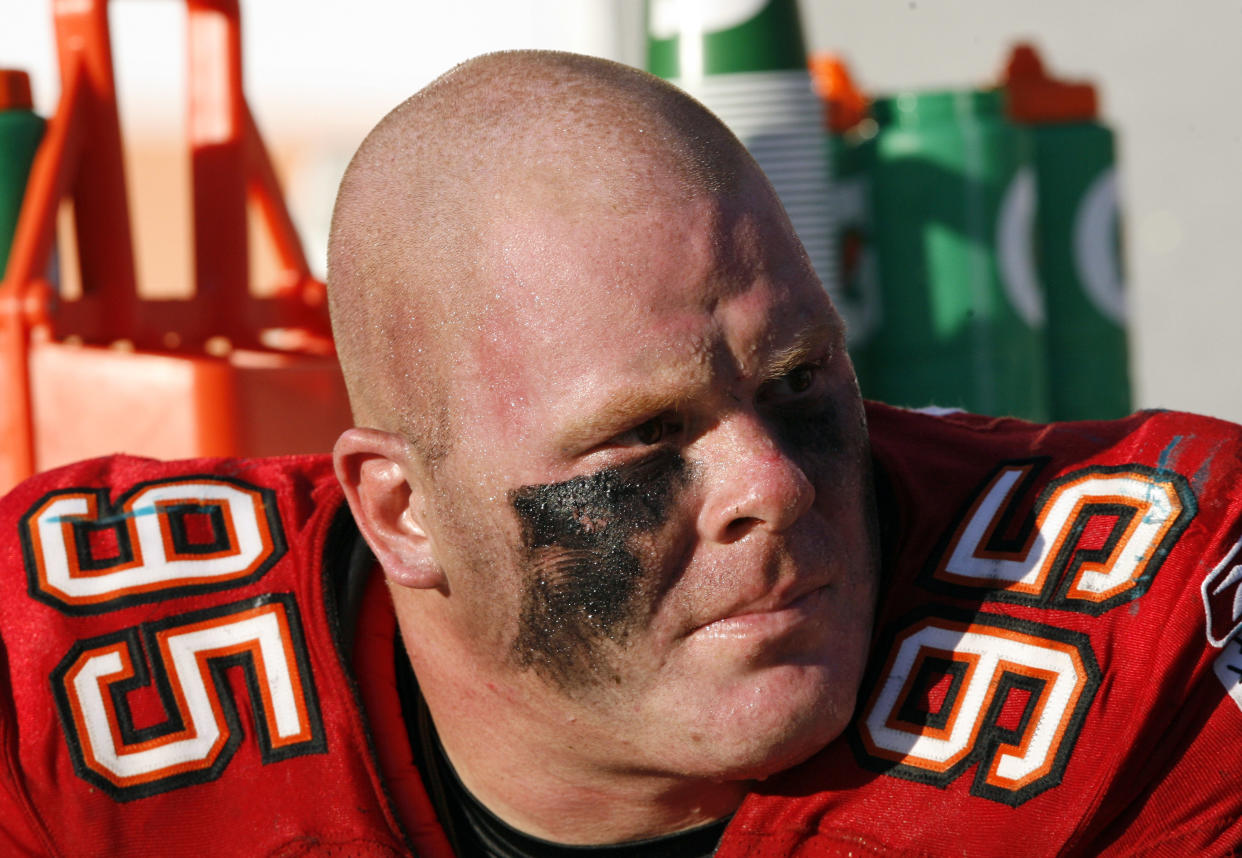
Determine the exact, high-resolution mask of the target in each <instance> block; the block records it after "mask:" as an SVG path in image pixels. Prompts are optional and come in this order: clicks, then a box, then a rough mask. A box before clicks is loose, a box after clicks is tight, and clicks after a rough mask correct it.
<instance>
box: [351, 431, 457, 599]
mask: <svg viewBox="0 0 1242 858" xmlns="http://www.w3.org/2000/svg"><path fill="white" fill-rule="evenodd" d="M413 455H414V454H413V453H412V452H411V450H410V445H409V443H408V442H407V441H406V440H405V439H404V438H402V437H401V436H400V435H395V434H393V433H391V432H384V431H382V430H380V429H363V428H359V427H354V428H353V429H348V430H346V431H345V432H344V433H343V434H342V435H341V437H339V438H337V439H336V445H335V446H334V447H333V448H332V461H333V464H334V465H335V467H336V477H337V479H338V480H340V483H341V486H342V488H344V489H345V499H346V501H348V503H349V509H350V511H351V512H353V514H354V521H355V522H357V524H358V529H359V530H360V531H361V532H362V538H363V539H365V540H366V541H367V544H368V545H370V546H371V550H372V551H373V552H375V556H376V558H377V559H378V560H379V562H380V565H381V566H383V567H384V575H385V576H387V578H388V580H389V581H391V582H392V583H394V584H399V585H401V586H402V587H413V588H418V589H424V588H436V587H441V586H444V585H445V584H446V583H447V581H446V580H445V578H444V573H443V571H442V570H441V569H440V564H439V563H437V562H436V559H435V556H434V552H433V550H432V543H431V539H430V538H429V537H428V534H427V531H426V529H425V527H424V522H423V521H422V520H421V515H422V513H421V511H422V509H423V494H422V493H423V492H424V491H425V489H424V488H423V487H422V486H421V485H411V481H410V474H409V473H408V471H407V469H408V468H409V466H410V465H411V464H412V460H411V457H412V456H413ZM415 482H416V483H417V482H418V481H417V480H415Z"/></svg>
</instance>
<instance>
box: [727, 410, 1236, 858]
mask: <svg viewBox="0 0 1242 858" xmlns="http://www.w3.org/2000/svg"><path fill="white" fill-rule="evenodd" d="M868 415H869V419H870V426H871V434H872V445H873V449H874V454H875V459H876V462H877V466H878V471H879V476H878V480H877V482H878V484H879V486H880V490H881V506H882V508H883V509H885V510H886V514H887V516H888V518H889V522H888V524H889V528H888V530H887V531H886V534H885V551H886V555H887V557H886V559H887V562H886V579H885V581H884V582H883V584H882V587H881V591H880V594H881V595H880V611H879V616H878V619H877V627H876V638H875V644H874V647H873V658H872V662H871V665H870V667H869V671H868V678H867V680H866V684H865V686H864V688H863V690H862V692H861V695H860V699H859V704H858V709H857V712H856V715H855V719H854V722H853V724H852V725H851V727H850V728H849V730H848V731H847V734H846V736H844V737H842V739H840V740H838V741H836V742H834V743H833V744H832V745H830V746H829V747H828V748H826V749H825V750H824V751H823V752H822V753H821V754H819V755H818V756H817V757H815V758H814V759H812V760H811V761H810V762H808V763H806V764H804V765H802V766H800V767H798V768H797V769H795V770H793V771H790V772H788V773H786V774H785V775H783V776H781V777H780V778H775V779H772V781H770V782H769V783H766V784H762V785H760V787H759V789H758V791H757V792H756V793H755V794H754V795H752V796H751V797H750V798H749V799H748V800H747V801H746V803H744V804H743V806H742V808H741V810H740V811H739V812H738V813H737V815H736V816H735V817H734V820H733V822H732V824H731V825H730V827H729V829H728V833H727V834H726V836H725V838H724V842H723V843H722V844H721V848H720V850H719V851H718V853H717V854H718V855H720V856H722V858H724V857H725V856H743V855H746V856H777V855H781V856H783V855H842V856H844V855H854V856H857V855H955V856H957V855H961V856H991V855H1004V856H1014V858H1017V857H1018V856H1065V855H1082V856H1095V855H1169V856H1174V855H1177V856H1185V855H1196V856H1200V855H1233V854H1238V853H1239V852H1240V851H1242V741H1240V740H1242V685H1240V681H1242V643H1240V642H1239V641H1240V639H1239V637H1238V635H1237V632H1238V627H1239V621H1240V619H1242V551H1240V543H1239V540H1240V537H1242V520H1240V513H1242V459H1240V454H1242V446H1240V444H1239V442H1240V440H1242V436H1240V434H1239V431H1240V430H1239V427H1237V426H1234V425H1232V424H1228V423H1224V422H1221V421H1217V420H1210V419H1206V418H1200V417H1193V416H1188V415H1185V414H1174V413H1145V414H1139V415H1135V416H1133V417H1131V418H1129V419H1126V420H1123V421H1118V422H1101V423H1066V424H1054V425H1051V426H1036V425H1032V424H1028V423H1024V422H1021V421H1017V420H1004V419H989V418H980V417H972V416H967V415H952V416H947V417H932V416H929V415H921V414H917V413H912V412H908V411H900V410H897V409H891V408H885V407H879V406H873V407H871V408H870V409H869V412H868Z"/></svg>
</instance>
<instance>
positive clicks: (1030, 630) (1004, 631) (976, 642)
mask: <svg viewBox="0 0 1242 858" xmlns="http://www.w3.org/2000/svg"><path fill="white" fill-rule="evenodd" d="M929 657H936V658H942V659H945V660H948V661H951V662H954V663H958V664H963V665H964V666H965V670H964V674H963V678H962V680H961V681H960V683H957V693H956V694H955V695H954V697H953V698H952V699H951V700H948V701H946V703H945V705H946V706H949V707H951V710H950V712H949V713H948V714H947V716H946V717H945V718H944V723H943V725H941V726H935V727H932V726H928V725H927V724H915V723H912V722H909V721H906V720H903V719H902V718H901V716H900V714H899V713H900V712H901V710H902V709H903V703H904V702H905V701H906V700H907V699H908V697H909V695H910V694H911V693H912V692H913V691H914V689H915V687H916V685H917V683H918V681H919V679H920V677H921V673H920V668H921V666H922V665H923V664H925V663H926V661H927V659H928V658H929ZM1100 677H1101V673H1100V668H1099V665H1098V663H1097V662H1096V660H1095V656H1094V654H1093V653H1092V650H1091V646H1090V643H1089V642H1088V639H1087V637H1086V635H1083V634H1080V633H1078V632H1072V631H1069V630H1066V629H1060V628H1056V627H1054V626H1046V625H1042V624H1039V623H1033V622H1028V621H1024V620H1018V619H1014V618H1012V617H1005V616H1000V615H992V614H976V615H974V616H965V615H963V616H960V617H953V616H952V614H951V612H948V611H944V612H942V613H941V614H940V615H931V616H925V617H922V618H916V619H914V620H913V621H911V622H908V623H907V624H906V625H905V626H904V627H903V628H902V630H901V632H900V633H898V634H897V635H896V636H895V638H894V640H893V645H892V647H891V648H890V649H889V656H888V660H887V662H886V664H885V666H884V669H883V670H882V671H881V673H880V679H879V680H878V681H877V683H876V685H875V686H874V688H873V690H872V692H871V694H870V695H869V697H868V700H867V704H866V706H865V708H864V709H863V710H861V711H862V715H861V717H859V718H858V719H857V721H856V724H855V727H854V729H853V730H852V731H851V734H850V738H851V740H852V744H853V745H854V749H855V752H856V754H857V755H858V757H859V759H860V761H861V762H862V763H863V764H864V765H866V766H868V767H869V768H873V769H875V770H877V771H882V772H885V773H887V774H892V775H896V776H898V777H902V778H905V779H907V780H913V781H918V782H920V783H926V784H931V785H934V786H937V787H940V788H942V789H943V788H947V787H948V786H949V785H950V784H951V783H953V782H954V781H955V780H957V779H958V778H959V777H961V776H962V774H963V773H964V772H965V771H966V770H968V769H969V768H970V767H971V766H974V765H976V764H977V765H978V768H977V771H976V773H975V778H974V781H973V783H972V785H971V788H970V792H971V794H973V795H976V796H979V797H980V798H986V799H991V800H993V801H997V802H1001V803H1003V804H1007V805H1010V806H1013V807H1016V806H1018V805H1019V804H1022V803H1023V802H1025V801H1027V800H1028V799H1030V798H1032V797H1034V796H1036V795H1038V794H1040V793H1042V792H1044V791H1045V790H1048V789H1051V788H1052V787H1054V786H1056V785H1058V784H1059V783H1060V782H1061V778H1062V776H1063V775H1064V770H1065V766H1066V764H1067V763H1068V761H1069V757H1070V754H1071V752H1072V751H1073V747H1074V744H1075V742H1076V741H1077V739H1078V733H1079V731H1080V730H1081V729H1082V723H1083V721H1084V719H1085V718H1086V714H1087V711H1088V709H1089V708H1090V706H1091V702H1092V700H1093V699H1094V697H1095V694H1096V692H1097V690H1098V689H1099V685H1100V681H1101V679H1100ZM1015 687H1018V688H1023V687H1025V690H1027V691H1028V692H1032V698H1031V701H1030V704H1028V709H1027V711H1026V713H1025V717H1024V722H1023V725H1022V729H1021V731H1020V733H1019V734H1018V736H1017V737H1016V739H1015V738H1014V737H1013V735H1012V733H1011V732H1010V731H1006V730H1003V729H1001V728H1000V727H998V726H997V724H996V721H997V718H998V717H999V715H998V713H999V710H1000V706H1001V705H1002V704H1003V703H1004V697H1005V695H1007V694H1008V693H1009V691H1010V690H1012V689H1013V688H1015ZM1035 692H1038V693H1037V694H1036V693H1035Z"/></svg>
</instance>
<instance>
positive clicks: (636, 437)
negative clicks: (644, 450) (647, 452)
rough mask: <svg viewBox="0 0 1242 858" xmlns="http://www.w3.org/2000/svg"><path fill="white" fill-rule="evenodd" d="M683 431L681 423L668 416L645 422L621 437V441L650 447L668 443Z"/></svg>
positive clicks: (653, 418)
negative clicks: (664, 442)
mask: <svg viewBox="0 0 1242 858" xmlns="http://www.w3.org/2000/svg"><path fill="white" fill-rule="evenodd" d="M680 431H681V423H680V422H679V421H678V420H676V419H675V418H673V417H670V416H668V415H661V416H659V417H652V418H651V419H650V420H644V421H643V422H642V423H639V424H638V425H637V426H635V427H634V428H633V429H631V430H629V431H628V432H625V433H623V434H622V435H620V436H619V437H620V439H621V440H623V441H628V442H629V443H634V444H641V445H643V446H650V445H652V444H659V443H660V442H661V441H667V440H668V439H669V438H671V437H672V436H673V435H676V434H677V433H678V432H680Z"/></svg>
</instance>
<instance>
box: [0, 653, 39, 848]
mask: <svg viewBox="0 0 1242 858" xmlns="http://www.w3.org/2000/svg"><path fill="white" fill-rule="evenodd" d="M0 658H2V659H3V667H2V668H0V669H2V670H3V674H0V759H2V762H0V766H2V767H0V854H2V855H13V856H26V855H31V856H33V855H48V854H52V849H51V846H50V845H49V844H48V843H47V841H46V839H45V838H44V837H43V831H42V826H41V825H40V823H39V821H38V819H37V817H36V815H35V812H34V810H33V808H32V807H31V806H30V802H29V801H28V800H27V797H26V794H25V792H24V791H23V790H22V788H21V786H20V779H19V776H20V766H19V763H18V750H17V748H18V730H17V719H16V717H15V711H14V706H13V692H12V687H11V683H10V681H9V670H8V651H7V649H5V648H4V647H3V643H2V642H0Z"/></svg>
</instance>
